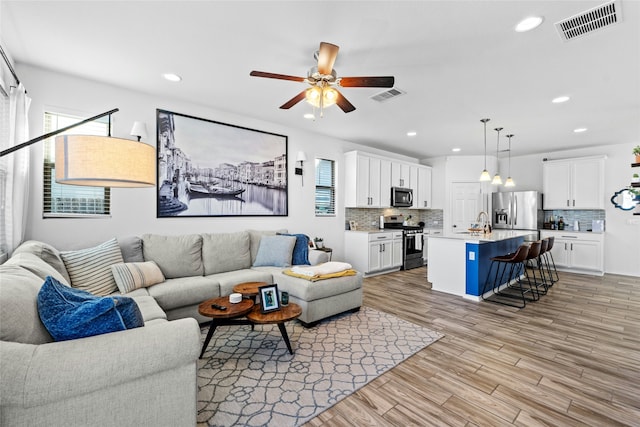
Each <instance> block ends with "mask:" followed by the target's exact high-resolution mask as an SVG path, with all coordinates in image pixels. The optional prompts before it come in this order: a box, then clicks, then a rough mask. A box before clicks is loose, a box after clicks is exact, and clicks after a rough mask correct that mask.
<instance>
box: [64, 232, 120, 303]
mask: <svg viewBox="0 0 640 427" xmlns="http://www.w3.org/2000/svg"><path fill="white" fill-rule="evenodd" d="M60 256H61V257H62V260H63V261H64V265H65V267H66V268H67V271H68V272H69V277H70V278H71V286H72V287H74V288H77V289H81V290H83V291H87V292H91V293H92V294H94V295H102V296H104V295H109V294H111V293H113V292H115V291H116V290H117V289H118V287H117V286H116V281H115V280H114V278H113V274H112V273H111V266H112V265H113V264H117V263H121V262H123V260H122V252H121V251H120V246H119V245H118V241H117V240H116V239H115V238H113V239H111V240H108V241H106V242H104V243H102V244H100V245H98V246H94V247H92V248H86V249H81V250H77V251H65V252H60Z"/></svg>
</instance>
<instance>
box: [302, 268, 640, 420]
mask: <svg viewBox="0 0 640 427" xmlns="http://www.w3.org/2000/svg"><path fill="white" fill-rule="evenodd" d="M364 305H366V306H368V307H372V308H375V309H377V310H380V311H385V312H387V313H392V314H394V315H396V316H398V317H400V318H403V319H405V320H408V321H410V322H413V323H416V324H419V325H422V326H424V327H426V328H429V329H434V330H437V331H440V332H442V333H443V334H444V335H445V337H444V338H442V339H441V340H439V341H438V342H436V343H434V344H432V345H431V346H429V347H427V348H425V349H423V350H422V351H420V352H419V353H417V354H416V355H414V356H412V357H411V358H409V359H408V360H406V361H404V362H402V363H401V364H400V365H398V366H397V367H395V368H394V369H392V370H390V371H388V372H387V373H385V374H383V375H382V376H380V377H379V378H377V379H376V380H374V381H373V382H371V383H370V384H368V385H366V386H365V387H363V388H362V389H360V390H359V391H357V392H356V393H354V394H352V395H351V396H349V397H347V398H346V399H344V400H343V401H341V402H339V403H338V404H336V405H335V406H333V407H332V408H330V409H328V410H327V411H325V412H323V413H322V414H320V415H319V416H317V417H316V418H314V419H312V420H311V421H309V422H308V423H307V424H305V427H320V426H322V427H329V426H332V427H333V426H354V425H359V426H430V425H432V426H445V425H452V426H502V425H518V426H579V425H589V426H619V425H624V426H640V278H637V277H628V276H616V275H605V276H604V277H593V276H587V275H578V274H571V273H562V272H560V281H559V282H557V283H556V284H555V285H554V286H553V287H552V288H551V289H550V290H549V293H548V294H547V295H546V296H543V297H542V298H541V299H540V301H537V302H534V303H527V306H526V307H525V308H523V309H517V308H511V307H506V306H502V305H498V304H493V303H489V302H481V303H476V302H471V301H467V300H464V299H463V298H461V297H455V296H452V295H448V294H444V293H441V292H437V291H432V290H431V285H430V284H429V283H428V282H427V280H426V269H425V268H419V269H414V270H409V271H406V272H397V273H391V274H386V275H381V276H376V277H371V278H367V279H365V280H364Z"/></svg>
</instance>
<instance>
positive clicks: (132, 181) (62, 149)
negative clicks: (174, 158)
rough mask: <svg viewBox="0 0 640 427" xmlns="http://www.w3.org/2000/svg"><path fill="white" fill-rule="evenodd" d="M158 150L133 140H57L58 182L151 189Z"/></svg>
mask: <svg viewBox="0 0 640 427" xmlns="http://www.w3.org/2000/svg"><path fill="white" fill-rule="evenodd" d="M117 111H119V109H118V108H115V109H113V110H111V111H107V112H104V113H102V114H98V115H97V116H93V117H90V118H88V119H85V120H82V121H81V122H78V123H75V124H73V125H70V126H67V127H64V128H62V129H58V130H56V131H53V132H49V133H47V134H45V135H42V136H39V137H37V138H34V139H31V140H29V141H27V142H23V143H22V144H18V145H16V146H14V147H11V148H8V149H6V150H3V151H2V152H0V157H3V156H6V155H7V154H10V153H13V152H14V151H17V150H20V149H22V148H25V147H28V146H30V145H32V144H35V143H36V142H39V141H42V140H44V139H47V138H50V137H52V136H56V135H59V134H61V133H63V132H66V131H68V130H70V129H73V128H75V127H78V126H81V125H83V124H85V123H88V122H91V121H94V120H97V119H99V118H102V117H104V116H107V115H108V116H109V124H110V123H111V114H113V113H116V112H117ZM155 151H156V150H155V148H154V147H152V146H151V145H148V144H145V143H142V142H138V141H132V140H130V139H122V138H112V137H111V126H109V136H98V135H59V136H57V137H56V182H58V183H60V184H69V185H87V186H93V187H151V186H154V185H155V183H156V173H155V166H156V163H155Z"/></svg>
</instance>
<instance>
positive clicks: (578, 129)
mask: <svg viewBox="0 0 640 427" xmlns="http://www.w3.org/2000/svg"><path fill="white" fill-rule="evenodd" d="M573 131H574V132H575V133H582V132H586V131H587V128H577V129H574V130H573Z"/></svg>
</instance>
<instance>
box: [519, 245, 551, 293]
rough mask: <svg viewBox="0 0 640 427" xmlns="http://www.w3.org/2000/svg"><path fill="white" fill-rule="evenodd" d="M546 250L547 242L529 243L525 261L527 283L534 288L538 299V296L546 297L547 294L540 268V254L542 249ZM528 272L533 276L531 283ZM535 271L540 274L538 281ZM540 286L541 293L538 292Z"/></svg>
mask: <svg viewBox="0 0 640 427" xmlns="http://www.w3.org/2000/svg"><path fill="white" fill-rule="evenodd" d="M543 245H544V248H545V249H546V248H547V242H546V241H543V240H537V241H535V242H531V244H530V245H529V253H528V254H527V259H526V260H525V262H524V263H525V272H526V275H527V281H528V282H529V286H531V287H532V288H533V286H535V287H536V293H537V295H538V299H539V298H540V294H542V295H546V293H547V289H548V287H547V281H546V278H545V277H544V270H543V269H542V268H541V267H540V266H541V263H540V254H541V253H542V248H543ZM529 271H531V273H532V275H533V282H532V281H531V277H530V276H529ZM536 271H538V273H540V278H539V280H538V276H537V275H536ZM540 286H541V287H542V289H543V292H542V293H541V292H540Z"/></svg>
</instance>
